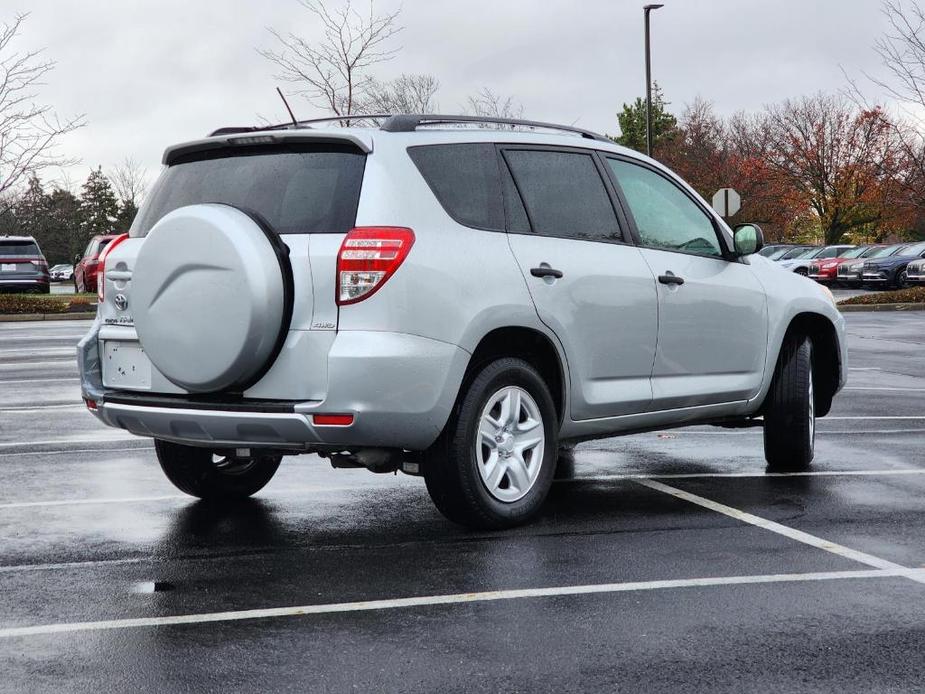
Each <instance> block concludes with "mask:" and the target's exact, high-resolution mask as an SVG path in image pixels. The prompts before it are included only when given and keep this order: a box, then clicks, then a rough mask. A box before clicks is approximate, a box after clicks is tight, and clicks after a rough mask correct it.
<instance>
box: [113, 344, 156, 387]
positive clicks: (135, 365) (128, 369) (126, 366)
mask: <svg viewBox="0 0 925 694" xmlns="http://www.w3.org/2000/svg"><path fill="white" fill-rule="evenodd" d="M102 357H103V359H102V361H103V385H104V386H106V387H107V388H123V389H126V390H151V360H150V359H148V355H147V354H145V352H144V350H143V349H142V348H141V345H140V344H138V343H137V342H127V341H124V340H106V341H105V342H103V354H102Z"/></svg>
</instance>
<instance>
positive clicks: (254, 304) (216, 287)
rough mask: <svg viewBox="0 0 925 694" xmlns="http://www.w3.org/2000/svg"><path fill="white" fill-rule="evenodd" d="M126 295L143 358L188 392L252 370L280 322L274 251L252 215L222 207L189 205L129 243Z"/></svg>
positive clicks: (226, 383) (234, 380)
mask: <svg viewBox="0 0 925 694" xmlns="http://www.w3.org/2000/svg"><path fill="white" fill-rule="evenodd" d="M131 300H132V304H133V305H134V307H135V310H134V317H135V330H136V331H137V333H138V339H139V341H140V342H141V346H142V348H143V349H144V351H145V353H146V354H147V355H148V357H149V358H150V359H151V362H152V363H153V364H154V366H156V367H157V369H158V370H159V371H160V372H161V373H162V374H164V376H166V377H167V378H168V379H170V380H171V381H172V382H173V383H175V384H176V385H178V386H180V387H181V388H184V389H186V390H188V391H190V392H194V393H205V392H214V391H218V390H223V389H226V388H230V387H231V386H234V385H240V384H241V383H244V382H246V381H247V380H248V379H249V378H251V377H252V376H254V375H256V374H257V373H258V371H260V369H261V368H263V367H264V365H265V364H266V362H267V360H268V359H270V358H271V357H272V356H273V355H274V353H275V349H276V343H277V339H278V337H279V335H280V331H281V330H283V329H284V327H283V326H282V321H283V320H284V316H285V315H286V310H285V309H286V307H285V292H284V279H283V270H282V268H281V265H280V260H279V257H278V256H277V253H276V251H275V250H274V247H273V245H272V244H271V242H270V240H269V239H268V238H267V236H266V234H265V233H264V231H263V229H261V227H260V226H259V225H258V224H257V222H255V221H254V220H253V219H252V218H251V217H250V216H248V215H247V214H246V213H245V212H242V211H241V210H239V209H236V208H234V207H231V206H229V205H220V204H206V205H189V206H187V207H181V208H178V209H176V210H174V211H173V212H170V213H169V214H167V215H165V216H164V217H163V218H161V219H160V221H158V222H157V224H155V225H154V227H153V228H152V229H151V231H150V232H149V233H148V235H147V237H146V238H145V241H144V243H143V244H142V246H141V248H140V249H139V252H138V258H137V260H136V261H135V267H134V269H133V271H132V294H131ZM287 327H288V326H287Z"/></svg>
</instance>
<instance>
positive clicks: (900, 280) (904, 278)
mask: <svg viewBox="0 0 925 694" xmlns="http://www.w3.org/2000/svg"><path fill="white" fill-rule="evenodd" d="M911 286H912V283H911V282H910V281H909V274H908V273H907V272H906V271H905V270H903V271H902V272H900V273H899V274H897V275H896V282H895V283H894V285H893V288H894V289H908V288H909V287H911Z"/></svg>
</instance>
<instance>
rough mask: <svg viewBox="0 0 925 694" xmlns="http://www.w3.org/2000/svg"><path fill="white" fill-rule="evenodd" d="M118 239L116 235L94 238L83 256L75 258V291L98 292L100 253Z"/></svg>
mask: <svg viewBox="0 0 925 694" xmlns="http://www.w3.org/2000/svg"><path fill="white" fill-rule="evenodd" d="M114 238H116V234H109V235H107V236H94V237H93V238H92V239H90V243H88V244H87V247H86V248H85V249H84V252H83V255H80V254H78V255H77V257H76V258H74V290H75V291H77V292H91V293H92V292H95V291H96V273H97V271H98V270H99V264H100V253H102V252H103V249H104V248H106V246H108V245H109V242H110V241H112V240H113V239H114Z"/></svg>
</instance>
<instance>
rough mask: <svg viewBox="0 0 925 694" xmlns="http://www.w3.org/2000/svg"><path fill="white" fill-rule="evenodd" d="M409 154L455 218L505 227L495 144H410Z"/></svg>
mask: <svg viewBox="0 0 925 694" xmlns="http://www.w3.org/2000/svg"><path fill="white" fill-rule="evenodd" d="M408 156H410V157H411V161H413V162H414V165H415V166H417V168H418V171H420V172H421V175H422V176H423V177H424V180H425V181H427V185H428V186H430V189H431V190H432V191H433V193H434V195H435V196H436V198H437V200H438V201H439V203H440V204H441V205H442V206H443V209H444V210H445V211H446V213H447V214H448V215H450V217H452V218H453V219H454V220H455V221H457V222H459V223H460V224H463V225H465V226H469V227H475V228H477V229H489V230H495V231H503V230H504V207H503V204H502V200H501V180H500V177H499V171H498V158H497V154H496V153H495V146H494V145H493V144H490V143H463V144H451V145H422V146H419V147H409V148H408Z"/></svg>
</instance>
